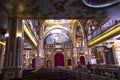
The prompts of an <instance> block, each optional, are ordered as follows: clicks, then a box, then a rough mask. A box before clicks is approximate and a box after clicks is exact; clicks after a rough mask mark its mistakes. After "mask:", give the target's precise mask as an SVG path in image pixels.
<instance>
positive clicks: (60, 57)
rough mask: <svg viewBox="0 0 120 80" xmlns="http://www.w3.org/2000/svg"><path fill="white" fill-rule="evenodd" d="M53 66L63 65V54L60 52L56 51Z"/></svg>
mask: <svg viewBox="0 0 120 80" xmlns="http://www.w3.org/2000/svg"><path fill="white" fill-rule="evenodd" d="M55 66H64V56H63V54H62V53H56V55H55Z"/></svg>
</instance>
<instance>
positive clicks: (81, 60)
mask: <svg viewBox="0 0 120 80" xmlns="http://www.w3.org/2000/svg"><path fill="white" fill-rule="evenodd" d="M80 63H81V65H85V57H84V56H81V57H80Z"/></svg>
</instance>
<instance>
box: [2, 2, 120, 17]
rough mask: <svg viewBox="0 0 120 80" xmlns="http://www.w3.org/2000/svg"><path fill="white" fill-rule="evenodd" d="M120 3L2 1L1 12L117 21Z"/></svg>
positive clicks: (21, 15)
mask: <svg viewBox="0 0 120 80" xmlns="http://www.w3.org/2000/svg"><path fill="white" fill-rule="evenodd" d="M119 2H120V0H1V1H0V5H2V6H0V10H2V12H3V9H4V10H5V11H6V12H7V13H8V14H9V16H14V17H20V18H39V19H50V18H54V19H61V18H68V19H71V18H72V19H73V18H74V19H81V18H82V19H83V18H98V19H99V18H113V19H117V18H119V17H117V16H120V14H119V13H120V9H119V8H120V4H119ZM96 8H97V9H96ZM1 14H2V13H1Z"/></svg>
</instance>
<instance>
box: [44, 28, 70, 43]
mask: <svg viewBox="0 0 120 80" xmlns="http://www.w3.org/2000/svg"><path fill="white" fill-rule="evenodd" d="M70 42H71V38H70V36H69V35H68V33H67V32H66V31H64V30H61V29H53V30H51V31H50V32H49V34H48V35H47V36H46V38H45V44H53V43H70Z"/></svg>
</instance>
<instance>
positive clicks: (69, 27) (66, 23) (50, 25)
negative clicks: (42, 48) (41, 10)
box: [42, 19, 76, 34]
mask: <svg viewBox="0 0 120 80" xmlns="http://www.w3.org/2000/svg"><path fill="white" fill-rule="evenodd" d="M75 21H76V20H65V19H59V20H58V19H57V20H53V19H51V20H45V22H44V23H43V25H42V26H43V34H45V33H46V32H48V31H50V30H52V29H56V28H59V29H64V30H66V31H68V32H70V33H72V32H73V25H74V23H75Z"/></svg>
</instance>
